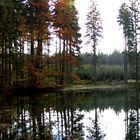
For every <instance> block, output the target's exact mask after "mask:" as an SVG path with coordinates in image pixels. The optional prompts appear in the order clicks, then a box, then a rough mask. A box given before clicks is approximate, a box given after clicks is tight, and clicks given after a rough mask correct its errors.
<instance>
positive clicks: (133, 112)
mask: <svg viewBox="0 0 140 140" xmlns="http://www.w3.org/2000/svg"><path fill="white" fill-rule="evenodd" d="M127 102H128V101H127ZM130 108H131V109H130V110H128V105H127V111H126V116H127V117H126V122H127V123H126V138H125V139H126V140H139V138H140V132H139V131H140V130H139V125H140V123H139V90H138V89H137V88H136V94H135V95H134V96H133V97H132V98H131V103H130Z"/></svg>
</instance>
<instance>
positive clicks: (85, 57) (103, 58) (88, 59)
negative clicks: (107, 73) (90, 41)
mask: <svg viewBox="0 0 140 140" xmlns="http://www.w3.org/2000/svg"><path fill="white" fill-rule="evenodd" d="M80 58H81V63H82V64H91V63H92V59H93V54H92V53H83V54H81V55H80ZM123 59H124V57H123V53H122V52H119V51H117V50H114V51H113V52H112V53H111V54H104V53H98V54H97V56H96V60H97V62H96V63H97V65H123V64H124V61H123Z"/></svg>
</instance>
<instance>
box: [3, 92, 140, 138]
mask: <svg viewBox="0 0 140 140" xmlns="http://www.w3.org/2000/svg"><path fill="white" fill-rule="evenodd" d="M138 102H139V100H138V95H137V94H135V92H134V91H127V93H126V92H119V91H112V92H108V91H104V92H91V91H90V92H89V91H88V92H82V93H80V92H78V93H73V92H67V93H49V94H37V95H32V96H18V97H14V98H13V100H12V102H11V103H10V104H5V102H3V103H1V105H0V139H25V140H28V139H29V140H35V139H37V140H74V139H76V140H86V139H87V140H88V139H93V140H94V139H95V140H100V139H101V140H103V139H104V140H112V139H113V140H124V139H126V140H138V139H139V104H138Z"/></svg>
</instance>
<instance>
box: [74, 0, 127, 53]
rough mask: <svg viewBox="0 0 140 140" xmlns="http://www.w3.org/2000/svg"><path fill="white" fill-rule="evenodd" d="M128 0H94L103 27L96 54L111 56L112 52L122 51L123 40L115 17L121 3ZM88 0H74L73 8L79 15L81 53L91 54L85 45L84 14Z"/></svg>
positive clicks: (86, 10)
mask: <svg viewBox="0 0 140 140" xmlns="http://www.w3.org/2000/svg"><path fill="white" fill-rule="evenodd" d="M128 1H129V0H96V2H97V5H98V9H99V11H100V14H101V20H102V26H103V33H102V35H103V38H102V39H101V40H100V42H99V45H98V46H97V52H103V53H105V54H111V53H112V52H113V51H114V50H118V51H123V47H124V38H123V31H122V27H120V26H119V25H118V22H117V16H118V10H119V8H120V6H121V4H122V3H123V2H126V3H127V2H128ZM89 5H90V0H75V7H76V9H77V11H78V13H79V15H78V17H79V25H80V27H81V30H80V33H81V34H82V41H83V43H82V44H81V47H82V49H81V52H89V53H90V52H92V48H91V47H90V46H87V45H85V43H86V40H85V37H84V36H85V34H86V27H85V23H86V14H87V12H88V7H89Z"/></svg>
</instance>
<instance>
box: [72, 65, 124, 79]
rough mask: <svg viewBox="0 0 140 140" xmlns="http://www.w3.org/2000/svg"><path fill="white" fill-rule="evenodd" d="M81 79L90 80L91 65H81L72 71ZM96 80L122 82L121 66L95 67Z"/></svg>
mask: <svg viewBox="0 0 140 140" xmlns="http://www.w3.org/2000/svg"><path fill="white" fill-rule="evenodd" d="M74 71H75V73H76V74H77V75H79V77H80V78H81V79H84V80H91V77H92V68H91V65H83V66H81V67H80V68H77V69H75V70H74ZM96 78H97V80H98V81H111V80H123V66H120V65H101V66H97V72H96Z"/></svg>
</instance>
